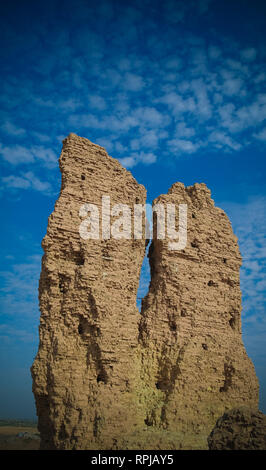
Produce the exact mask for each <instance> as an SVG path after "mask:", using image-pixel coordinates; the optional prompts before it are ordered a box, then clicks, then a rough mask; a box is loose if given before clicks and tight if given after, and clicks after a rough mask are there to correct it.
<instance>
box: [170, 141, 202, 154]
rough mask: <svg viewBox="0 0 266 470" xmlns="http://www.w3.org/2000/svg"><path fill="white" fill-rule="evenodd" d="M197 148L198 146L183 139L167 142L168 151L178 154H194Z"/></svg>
mask: <svg viewBox="0 0 266 470" xmlns="http://www.w3.org/2000/svg"><path fill="white" fill-rule="evenodd" d="M199 146H200V145H199V144H195V143H193V142H191V141H190V140H184V139H172V140H169V142H168V147H169V149H170V150H171V151H173V152H178V153H180V152H181V153H194V152H196V151H197V150H198V148H199Z"/></svg>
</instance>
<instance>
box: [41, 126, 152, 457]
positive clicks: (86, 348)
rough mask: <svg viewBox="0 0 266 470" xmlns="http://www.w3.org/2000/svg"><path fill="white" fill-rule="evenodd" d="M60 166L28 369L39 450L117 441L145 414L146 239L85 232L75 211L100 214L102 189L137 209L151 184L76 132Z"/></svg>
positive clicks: (113, 199) (66, 145) (68, 141)
mask: <svg viewBox="0 0 266 470" xmlns="http://www.w3.org/2000/svg"><path fill="white" fill-rule="evenodd" d="M60 169H61V173H62V188H61V192H60V196H59V198H58V200H57V202H56V204H55V208H54V212H53V213H52V214H51V216H50V217H49V222H48V228H47V234H46V236H45V237H44V240H43V244H42V246H43V249H44V252H45V254H44V256H43V260H42V272H41V278H40V284H39V301H40V310H41V318H40V344H39V351H38V354H37V357H36V359H35V361H34V364H33V367H32V376H33V391H34V395H35V399H36V407H37V414H38V417H39V430H40V433H41V448H42V449H52V448H56V449H73V448H74V449H89V448H96V449H97V448H111V447H113V448H115V447H116V445H117V442H118V441H119V440H120V443H121V438H122V439H123V436H124V435H125V434H126V432H128V429H131V428H134V425H137V423H138V421H139V420H140V419H141V421H142V414H141V418H140V410H139V408H140V407H139V406H138V404H137V401H136V399H135V388H136V386H135V382H136V380H138V377H139V375H140V371H139V367H140V365H139V363H138V362H137V360H136V349H137V346H138V323H139V312H138V310H137V308H136V294H137V289H138V283H139V274H140V269H141V265H142V261H143V257H144V253H145V240H144V239H143V240H134V239H133V238H132V239H129V240H127V239H126V240H116V239H106V240H101V239H100V240H97V239H95V240H93V239H88V240H84V239H82V238H81V236H80V233H79V226H80V224H81V222H82V220H84V219H83V218H81V217H80V215H79V211H80V207H81V206H82V205H84V203H88V204H94V205H96V206H97V207H98V209H99V214H100V216H101V206H102V196H109V197H110V204H111V206H112V207H113V206H114V205H115V204H121V203H124V204H127V205H128V206H129V207H130V208H131V209H132V208H133V206H134V204H135V203H140V204H141V203H145V200H146V191H145V189H144V187H143V186H142V185H139V184H138V183H137V182H136V180H135V179H134V178H133V176H132V175H131V173H130V172H128V171H127V170H126V169H125V168H123V167H122V166H121V165H120V163H119V162H118V161H117V160H115V159H113V158H111V157H109V156H108V155H107V153H106V152H105V150H104V149H103V148H101V147H99V146H98V145H94V144H93V143H91V142H90V141H89V140H87V139H83V138H80V137H78V136H76V135H75V134H70V135H69V136H68V138H67V139H65V140H64V142H63V150H62V153H61V156H60ZM132 214H133V212H132ZM132 221H133V215H132ZM101 230H102V221H101V217H100V234H101ZM107 232H108V230H107ZM106 236H108V235H106Z"/></svg>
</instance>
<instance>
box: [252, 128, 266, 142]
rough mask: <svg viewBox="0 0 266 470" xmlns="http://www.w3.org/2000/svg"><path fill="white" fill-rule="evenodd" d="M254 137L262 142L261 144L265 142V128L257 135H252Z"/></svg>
mask: <svg viewBox="0 0 266 470" xmlns="http://www.w3.org/2000/svg"><path fill="white" fill-rule="evenodd" d="M254 137H255V138H256V139H259V140H262V141H263V142H266V127H265V128H264V129H262V130H261V131H260V132H258V133H257V134H254Z"/></svg>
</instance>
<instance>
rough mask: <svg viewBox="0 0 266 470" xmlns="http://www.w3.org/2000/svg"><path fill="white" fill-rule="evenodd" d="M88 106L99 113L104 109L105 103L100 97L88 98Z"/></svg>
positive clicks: (92, 96)
mask: <svg viewBox="0 0 266 470" xmlns="http://www.w3.org/2000/svg"><path fill="white" fill-rule="evenodd" d="M89 104H90V106H91V107H92V108H94V109H98V110H99V111H103V110H104V109H106V103H105V100H104V99H103V98H102V96H98V95H91V96H89Z"/></svg>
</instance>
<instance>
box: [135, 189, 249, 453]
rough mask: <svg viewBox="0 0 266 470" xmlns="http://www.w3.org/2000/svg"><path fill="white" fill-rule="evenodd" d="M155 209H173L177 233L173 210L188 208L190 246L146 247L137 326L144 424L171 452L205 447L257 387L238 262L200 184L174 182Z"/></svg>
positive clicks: (223, 219) (221, 218)
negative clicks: (146, 283)
mask: <svg viewBox="0 0 266 470" xmlns="http://www.w3.org/2000/svg"><path fill="white" fill-rule="evenodd" d="M157 203H160V204H161V205H162V206H163V207H165V210H166V206H167V204H174V205H175V206H176V208H177V210H176V212H177V220H176V227H177V228H178V205H179V204H186V205H187V236H188V240H187V245H186V247H185V248H184V249H182V250H179V251H171V250H169V245H168V242H169V238H168V237H167V238H166V239H165V240H160V239H156V238H155V239H154V240H153V242H152V244H151V246H150V251H149V258H150V265H151V285H150V290H149V293H148V294H147V296H146V297H145V299H144V300H143V303H142V320H141V323H140V345H141V354H142V364H143V367H142V371H141V374H142V380H143V388H142V399H143V400H144V401H145V403H146V405H145V408H146V418H145V421H146V423H147V425H148V426H149V427H150V428H153V429H164V430H165V435H167V433H168V434H169V436H172V437H171V439H172V441H173V440H174V439H176V448H179V446H180V447H183V448H197V447H201V446H202V447H204V446H205V445H206V436H207V434H208V432H210V431H211V429H212V427H213V425H214V423H215V422H216V419H217V418H218V417H219V416H221V415H222V414H223V413H224V411H225V410H228V409H230V408H233V407H235V406H239V405H242V404H245V405H247V406H250V407H257V406H258V381H257V378H256V375H255V371H254V367H253V364H252V363H251V361H250V359H249V358H248V356H247V354H246V351H245V348H244V345H243V342H242V337H241V320H240V315H241V291H240V285H239V269H240V265H241V256H240V253H239V248H238V244H237V238H236V237H235V236H234V234H233V232H232V228H231V224H230V222H229V220H228V218H227V216H226V214H225V213H224V212H223V211H222V210H221V209H219V208H217V207H215V206H214V202H213V200H212V199H211V196H210V191H209V190H208V189H207V187H206V186H205V184H195V185H194V186H190V187H187V188H185V187H184V185H183V184H182V183H176V184H174V185H173V186H172V187H171V188H170V190H169V192H168V194H166V195H161V196H159V197H158V198H157V199H156V200H155V201H154V204H157ZM175 433H177V434H176V437H174V436H175ZM178 436H179V437H178Z"/></svg>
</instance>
